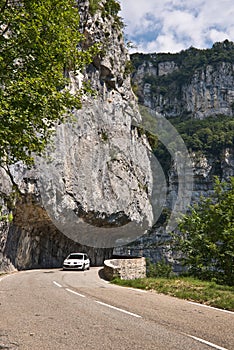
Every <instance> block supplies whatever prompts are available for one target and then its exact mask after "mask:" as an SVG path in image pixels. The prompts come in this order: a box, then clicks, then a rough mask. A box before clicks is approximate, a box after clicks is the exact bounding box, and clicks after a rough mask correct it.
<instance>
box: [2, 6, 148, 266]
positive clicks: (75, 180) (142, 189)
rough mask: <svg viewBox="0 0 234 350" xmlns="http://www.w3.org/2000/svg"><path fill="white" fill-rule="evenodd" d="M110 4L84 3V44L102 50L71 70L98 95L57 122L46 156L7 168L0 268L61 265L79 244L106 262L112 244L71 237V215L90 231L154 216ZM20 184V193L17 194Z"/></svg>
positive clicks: (76, 83) (95, 260) (144, 148)
mask: <svg viewBox="0 0 234 350" xmlns="http://www.w3.org/2000/svg"><path fill="white" fill-rule="evenodd" d="M106 3H107V2H106V1H100V2H99V5H98V9H97V10H96V11H94V13H92V15H91V14H90V9H89V1H80V2H79V7H80V24H81V28H80V30H81V31H82V32H83V33H84V35H85V38H86V41H85V43H84V44H83V45H84V46H88V45H90V44H92V43H95V42H98V43H100V46H101V52H100V54H99V55H98V56H97V57H95V59H94V62H93V64H91V65H90V66H89V67H88V68H87V70H86V71H84V72H70V73H69V74H70V78H71V86H70V88H71V89H72V90H73V91H76V90H77V89H80V88H81V86H82V83H83V82H85V81H88V80H90V83H91V86H92V88H93V89H94V91H95V94H94V96H91V95H90V96H88V95H87V96H86V97H85V98H84V100H83V108H82V109H81V110H79V111H74V115H73V118H72V119H71V120H69V121H67V123H66V124H64V125H58V126H57V127H56V132H55V137H54V140H53V145H52V146H51V147H48V150H47V159H38V158H37V159H36V165H35V167H34V168H33V169H31V170H29V169H27V168H25V167H24V166H23V164H21V163H19V164H15V165H14V166H11V167H10V169H9V171H8V173H7V172H5V171H4V170H3V169H2V170H1V177H0V190H1V193H2V195H1V203H2V214H4V215H5V216H7V221H6V220H5V221H1V222H0V270H1V269H2V270H6V269H10V268H18V269H26V268H35V267H36V268H39V267H58V266H61V263H62V260H63V259H64V258H65V256H66V255H67V254H68V253H69V252H71V251H81V250H82V251H85V252H88V254H89V255H90V257H91V261H92V264H93V265H99V264H102V263H103V261H104V260H105V259H107V258H109V257H110V256H111V254H112V248H111V246H109V247H108V248H107V247H106V246H105V245H103V246H100V247H98V245H97V246H96V247H94V245H92V240H91V241H90V240H88V241H86V243H87V244H85V245H84V244H83V243H82V242H80V241H79V234H78V236H77V237H74V236H73V235H72V232H70V235H68V234H67V232H66V228H70V227H71V228H72V229H73V227H74V226H72V218H73V217H74V216H71V220H70V217H69V215H70V214H69V213H72V215H75V216H76V217H78V219H79V220H80V222H82V223H86V224H88V225H89V227H90V229H91V228H93V227H94V228H95V227H99V228H100V227H102V228H103V227H104V228H105V227H110V228H111V227H113V226H117V227H118V226H119V227H120V226H122V225H126V223H129V222H131V221H133V220H134V221H135V222H138V223H141V220H142V218H144V219H145V220H147V222H149V224H150V223H151V222H152V220H153V211H152V207H151V204H150V200H149V194H150V193H151V192H152V181H153V179H152V174H151V164H150V152H149V146H148V143H147V140H146V138H145V137H144V136H140V135H138V132H137V129H136V128H134V127H133V126H132V123H133V121H136V120H138V119H139V118H140V117H139V113H138V109H137V105H136V101H135V97H134V95H133V93H132V91H131V85H130V77H129V73H128V69H127V67H128V62H129V56H128V53H127V51H126V49H125V46H124V40H123V35H122V29H121V22H120V20H119V18H118V16H117V14H116V13H114V15H113V13H111V11H109V10H108V7H106V5H105V4H106ZM41 183H42V185H41ZM15 185H17V186H16V187H17V188H18V191H19V192H18V193H17V195H16V196H13V194H12V193H13V192H12V191H13V187H14V186H15ZM10 197H12V202H11V203H9V201H8V200H7V198H10ZM13 197H14V198H13ZM46 204H47V205H46ZM11 212H12V213H13V220H12V217H11ZM51 212H53V215H54V216H53V215H52V216H51V215H50V214H51ZM9 214H10V216H9ZM55 217H56V218H59V220H58V221H56V220H55ZM64 222H65V226H64V225H63V223H64ZM60 223H62V224H61V225H60ZM70 225H71V226H70ZM75 229H76V228H75ZM81 230H82V229H81ZM78 231H79V230H78ZM78 233H82V232H78ZM106 234H107V235H108V230H107V231H106ZM73 238H74V239H73ZM76 238H77V239H76ZM89 242H90V243H91V244H89Z"/></svg>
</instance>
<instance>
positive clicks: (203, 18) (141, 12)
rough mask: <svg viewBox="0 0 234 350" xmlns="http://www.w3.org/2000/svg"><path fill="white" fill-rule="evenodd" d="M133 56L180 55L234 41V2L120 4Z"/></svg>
mask: <svg viewBox="0 0 234 350" xmlns="http://www.w3.org/2000/svg"><path fill="white" fill-rule="evenodd" d="M119 1H120V3H121V7H122V11H121V13H120V15H121V17H123V19H124V23H125V24H126V28H125V34H126V38H127V41H131V42H132V43H133V45H134V46H135V47H136V48H135V49H132V50H131V52H136V51H137V52H145V53H149V52H179V51H181V50H184V49H187V48H189V47H191V46H193V47H196V48H200V49H202V48H209V47H211V46H212V44H213V43H214V42H217V41H224V40H225V39H228V40H231V41H234V3H233V0H168V1H167V0H165V1H164V0H119Z"/></svg>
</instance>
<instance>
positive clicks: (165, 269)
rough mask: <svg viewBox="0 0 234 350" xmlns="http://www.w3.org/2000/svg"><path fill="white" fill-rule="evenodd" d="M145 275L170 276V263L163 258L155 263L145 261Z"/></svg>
mask: <svg viewBox="0 0 234 350" xmlns="http://www.w3.org/2000/svg"><path fill="white" fill-rule="evenodd" d="M146 271H147V277H156V278H157V277H166V278H170V277H172V275H173V273H172V264H170V263H169V262H166V261H165V260H161V261H158V262H157V263H154V264H153V263H151V262H149V261H147V264H146Z"/></svg>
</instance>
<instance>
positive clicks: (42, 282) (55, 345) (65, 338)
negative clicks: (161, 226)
mask: <svg viewBox="0 0 234 350" xmlns="http://www.w3.org/2000/svg"><path fill="white" fill-rule="evenodd" d="M101 272H102V271H101V269H100V268H91V269H90V270H89V271H85V272H83V271H61V270H58V269H53V270H32V271H24V272H19V273H15V274H11V275H7V276H3V277H0V349H10V350H13V349H14V350H15V349H20V350H26V349H27V350H34V349H35V350H70V349H72V350H73V349H76V350H83V349H85V350H92V349H95V350H109V349H119V350H130V349H131V350H138V349H139V350H143V349H147V350H151V349H152V350H156V349H157V350H170V349H171V350H177V349H180V350H182V349H184V350H203V349H204V350H206V349H207V350H208V349H209V350H210V349H212V348H213V349H220V350H225V349H228V350H233V349H234V313H231V312H225V311H220V310H217V309H213V308H208V307H204V306H201V305H198V304H193V303H189V302H188V301H184V300H179V299H176V298H172V297H168V296H165V295H160V294H157V293H155V292H150V291H148V292H143V291H138V290H135V289H129V288H123V287H118V286H115V285H111V284H109V283H107V282H106V281H104V280H103V279H102V278H100V276H101Z"/></svg>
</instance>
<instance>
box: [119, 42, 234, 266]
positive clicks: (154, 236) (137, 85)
mask: <svg viewBox="0 0 234 350" xmlns="http://www.w3.org/2000/svg"><path fill="white" fill-rule="evenodd" d="M233 57H234V44H233V43H231V42H228V41H225V42H223V43H217V44H215V45H214V46H213V48H212V49H207V50H197V49H194V48H190V49H189V50H186V51H182V52H181V53H178V54H160V53H159V54H133V55H132V63H133V74H132V84H133V87H134V91H135V93H136V95H137V97H138V101H139V104H140V105H143V106H144V107H143V108H142V111H143V112H145V107H147V109H149V114H152V116H153V117H155V118H156V119H157V115H161V116H163V117H164V118H166V119H167V120H169V121H170V122H171V123H172V124H173V126H174V127H175V128H176V129H177V131H178V134H180V135H181V136H182V138H183V139H184V142H185V144H186V147H187V148H188V150H189V153H190V157H191V160H192V168H193V192H192V197H191V203H193V202H198V201H199V199H200V197H201V196H209V195H210V194H211V192H212V190H213V185H214V175H217V176H219V177H220V178H221V179H223V180H227V179H228V178H229V177H230V176H234V149H233V140H234V139H233V137H234V130H233V106H234V74H233V73H234V65H233ZM145 117H146V118H148V125H149V127H150V124H149V121H150V120H151V119H150V118H149V115H147V113H146V114H145ZM172 141H174V140H172ZM159 146H160V145H159ZM164 146H165V145H164ZM155 156H156V157H159V160H160V162H161V164H162V166H163V167H164V170H165V173H166V174H167V175H166V176H167V181H168V195H167V204H166V206H165V209H164V211H163V214H162V216H161V218H160V220H159V221H158V223H157V224H156V226H155V227H154V228H153V229H152V230H151V231H150V232H149V234H148V236H147V235H146V236H143V237H141V238H140V239H139V240H138V241H136V242H134V243H133V244H132V245H129V246H126V247H125V248H119V249H116V253H119V254H120V253H122V254H126V253H127V252H128V251H129V252H130V253H131V254H133V255H138V254H139V253H140V254H143V255H144V256H146V257H149V258H150V259H151V260H152V261H158V260H160V259H161V258H162V257H163V256H164V257H165V256H167V258H168V259H172V256H171V251H170V249H169V247H168V246H167V245H166V243H165V242H166V241H167V239H168V238H169V236H168V235H167V233H166V230H165V222H166V220H167V217H168V214H170V212H171V211H172V210H173V205H174V203H175V199H176V197H177V194H178V186H179V183H178V177H177V172H176V169H175V159H173V157H170V156H169V155H168V152H167V151H166V150H165V147H164V148H160V147H159V151H158V150H157V147H156V149H155Z"/></svg>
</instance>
